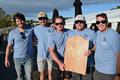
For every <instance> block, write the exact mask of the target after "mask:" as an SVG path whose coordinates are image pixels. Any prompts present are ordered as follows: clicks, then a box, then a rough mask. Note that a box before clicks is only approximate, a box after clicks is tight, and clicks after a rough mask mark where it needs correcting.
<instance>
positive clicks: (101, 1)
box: [0, 0, 120, 20]
mask: <svg viewBox="0 0 120 80" xmlns="http://www.w3.org/2000/svg"><path fill="white" fill-rule="evenodd" d="M81 1H82V3H83V5H82V11H83V14H90V13H95V12H101V11H106V10H110V9H111V8H114V7H116V6H118V5H119V6H120V0H81ZM73 2H74V0H0V7H2V8H3V9H4V10H5V11H6V12H7V13H9V14H13V13H15V12H22V13H23V14H24V15H25V16H26V17H27V19H34V20H37V14H38V13H39V12H40V11H45V12H47V14H48V16H49V18H51V17H52V11H53V9H54V8H57V9H58V10H59V14H60V15H62V16H65V17H74V7H73Z"/></svg>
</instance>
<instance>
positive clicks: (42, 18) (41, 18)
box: [38, 17, 48, 20]
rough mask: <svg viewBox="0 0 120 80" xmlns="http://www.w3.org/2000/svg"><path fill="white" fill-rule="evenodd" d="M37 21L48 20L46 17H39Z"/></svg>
mask: <svg viewBox="0 0 120 80" xmlns="http://www.w3.org/2000/svg"><path fill="white" fill-rule="evenodd" d="M38 19H39V20H47V19H48V18H47V17H39V18H38Z"/></svg>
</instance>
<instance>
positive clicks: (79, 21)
mask: <svg viewBox="0 0 120 80" xmlns="http://www.w3.org/2000/svg"><path fill="white" fill-rule="evenodd" d="M84 22H85V21H81V20H77V21H75V24H78V23H84Z"/></svg>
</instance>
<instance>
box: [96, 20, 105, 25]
mask: <svg viewBox="0 0 120 80" xmlns="http://www.w3.org/2000/svg"><path fill="white" fill-rule="evenodd" d="M100 23H102V24H106V23H107V20H102V21H96V24H100Z"/></svg>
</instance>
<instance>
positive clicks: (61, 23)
mask: <svg viewBox="0 0 120 80" xmlns="http://www.w3.org/2000/svg"><path fill="white" fill-rule="evenodd" d="M55 25H64V23H63V22H60V23H55Z"/></svg>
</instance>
